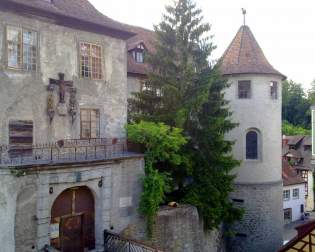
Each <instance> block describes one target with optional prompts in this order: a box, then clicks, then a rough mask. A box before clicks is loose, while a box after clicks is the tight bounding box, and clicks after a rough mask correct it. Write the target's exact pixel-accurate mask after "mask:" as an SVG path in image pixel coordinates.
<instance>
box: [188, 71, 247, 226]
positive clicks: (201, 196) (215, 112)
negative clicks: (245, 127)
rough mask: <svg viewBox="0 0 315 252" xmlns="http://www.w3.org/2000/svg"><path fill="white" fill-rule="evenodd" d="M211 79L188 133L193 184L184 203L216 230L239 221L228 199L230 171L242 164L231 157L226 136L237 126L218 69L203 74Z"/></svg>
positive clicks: (231, 177)
mask: <svg viewBox="0 0 315 252" xmlns="http://www.w3.org/2000/svg"><path fill="white" fill-rule="evenodd" d="M201 78H202V79H203V80H204V81H209V79H211V86H210V88H209V90H208V99H207V101H206V102H205V103H203V104H202V107H201V108H200V110H199V111H198V112H197V113H196V114H195V115H194V116H193V118H195V119H194V120H191V121H190V124H189V126H188V128H187V130H188V131H189V133H190V137H191V141H190V143H189V144H190V151H191V153H192V157H193V163H194V169H193V172H192V176H193V183H192V184H191V185H190V186H189V187H187V188H186V191H187V193H186V196H185V198H184V201H185V202H187V203H190V204H193V205H195V206H197V207H198V209H199V211H200V213H201V214H202V216H203V219H204V224H205V227H206V228H207V229H212V228H216V227H218V226H219V225H220V223H222V221H224V222H225V223H226V224H231V223H233V222H234V221H235V220H239V219H240V218H241V216H242V210H240V209H237V208H234V207H233V205H232V203H231V202H230V200H229V197H228V196H229V193H230V192H232V191H233V179H234V176H233V175H230V172H231V170H232V169H233V168H234V167H235V166H237V165H239V162H238V161H237V160H234V158H233V157H232V155H231V154H230V152H231V150H232V145H233V143H232V142H231V141H228V140H225V135H226V133H228V132H229V131H230V130H231V129H233V128H234V127H235V126H236V124H235V123H233V122H231V120H230V116H231V112H230V111H229V109H228V107H227V105H228V102H227V101H226V100H225V99H224V94H223V92H222V91H223V90H224V89H225V88H227V87H228V84H227V82H226V81H225V80H222V79H221V77H220V74H219V73H218V72H217V71H216V69H212V71H209V72H205V73H203V74H202V75H201Z"/></svg>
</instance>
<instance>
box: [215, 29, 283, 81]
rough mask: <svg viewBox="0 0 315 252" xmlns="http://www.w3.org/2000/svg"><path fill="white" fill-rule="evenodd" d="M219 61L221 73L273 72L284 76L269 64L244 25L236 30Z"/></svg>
mask: <svg viewBox="0 0 315 252" xmlns="http://www.w3.org/2000/svg"><path fill="white" fill-rule="evenodd" d="M220 63H221V65H220V70H221V73H222V74H223V75H231V74H274V75H279V76H281V77H282V78H286V77H285V76H284V75H283V74H281V73H280V72H279V71H277V70H276V69H274V68H273V66H272V65H270V63H269V62H268V60H267V59H266V57H265V55H264V53H263V51H262V50H261V48H260V46H259V45H258V43H257V41H256V39H255V37H254V35H253V33H252V32H251V30H250V29H249V27H248V26H246V25H243V26H241V28H240V29H239V30H238V32H237V34H236V36H235V38H234V39H233V41H232V43H231V44H230V46H229V47H228V49H227V50H226V51H225V53H224V54H223V56H222V58H221V62H220Z"/></svg>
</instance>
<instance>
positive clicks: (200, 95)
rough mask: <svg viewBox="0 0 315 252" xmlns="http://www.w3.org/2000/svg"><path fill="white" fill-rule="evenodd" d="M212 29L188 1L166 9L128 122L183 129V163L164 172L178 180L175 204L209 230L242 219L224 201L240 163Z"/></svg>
mask: <svg viewBox="0 0 315 252" xmlns="http://www.w3.org/2000/svg"><path fill="white" fill-rule="evenodd" d="M210 28H211V26H210V25H209V24H208V23H204V21H203V16H202V13H201V10H200V9H198V8H197V7H196V5H195V4H194V3H193V2H192V1H190V0H177V1H175V2H174V5H173V6H168V7H167V8H166V14H165V15H164V18H163V21H162V22H161V23H160V24H159V25H157V26H156V27H155V33H156V37H157V39H156V41H155V49H156V50H155V53H154V54H153V55H149V57H148V58H147V61H148V62H149V63H150V64H151V66H152V68H153V71H152V72H151V73H149V75H148V76H149V78H148V80H147V82H146V88H145V89H144V90H142V91H141V92H140V93H136V94H135V98H134V99H132V100H131V101H130V105H131V106H130V108H131V111H132V113H131V120H132V121H140V120H147V121H154V122H164V123H165V124H167V125H170V126H172V127H178V128H182V129H183V132H184V134H185V135H186V136H187V139H188V142H187V143H186V144H185V146H184V148H183V150H182V154H183V155H182V156H183V157H182V163H181V165H173V166H167V169H166V170H167V171H169V172H172V174H171V175H172V179H173V181H174V180H177V185H176V188H178V190H177V191H176V193H177V194H176V198H175V199H176V200H177V201H182V202H183V201H184V202H188V203H191V204H194V205H196V206H197V207H198V209H199V211H200V213H201V214H202V216H203V218H204V223H205V227H206V228H208V229H212V228H215V227H218V225H219V224H220V223H221V222H222V221H226V222H228V223H231V222H233V221H235V220H237V219H239V218H240V216H241V211H240V210H239V209H235V208H233V206H232V204H231V203H230V201H229V199H228V195H229V193H230V192H231V191H232V190H233V188H232V181H233V179H234V177H233V176H231V175H230V171H231V170H232V169H233V168H234V167H235V166H236V165H238V164H239V162H238V161H236V160H234V159H233V157H232V156H231V154H230V151H231V149H232V145H233V143H232V142H230V141H227V140H225V138H224V136H225V134H226V133H227V132H228V131H230V130H231V129H233V128H234V127H235V126H236V124H235V123H233V122H231V119H230V116H231V113H230V111H229V109H228V102H227V101H226V100H225V99H224V89H225V88H227V87H228V84H227V82H226V81H225V80H223V79H222V77H221V75H220V73H219V72H218V69H217V67H212V66H211V65H210V64H209V58H210V56H211V52H212V50H213V49H214V48H215V47H214V45H213V44H212V42H211V38H212V36H210V35H209V32H210ZM162 167H163V168H165V167H164V166H162ZM178 167H180V168H178ZM159 170H160V171H162V170H163V171H164V169H159ZM189 177H190V178H191V179H190V180H188V181H190V183H188V185H187V178H189ZM180 180H181V181H180ZM191 181H192V182H191Z"/></svg>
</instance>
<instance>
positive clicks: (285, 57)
mask: <svg viewBox="0 0 315 252" xmlns="http://www.w3.org/2000/svg"><path fill="white" fill-rule="evenodd" d="M171 1H172V0H132V1H131V0H90V2H91V3H92V4H93V5H94V6H95V7H96V8H97V9H98V10H99V11H101V12H102V13H103V14H105V15H106V16H108V17H110V18H113V19H115V20H117V21H120V22H123V23H128V24H131V25H136V26H141V27H145V28H149V29H153V25H154V24H158V23H159V22H160V21H161V18H162V14H163V13H164V12H165V5H166V4H170V3H171ZM195 2H196V3H197V6H198V7H199V8H201V9H202V11H203V15H204V18H205V21H206V22H209V23H210V24H211V26H212V29H211V34H213V35H214V38H213V42H214V44H215V45H216V46H217V49H216V50H215V51H214V52H213V55H212V59H218V58H219V57H220V56H221V55H222V54H223V52H224V51H225V49H226V48H227V47H228V45H229V44H230V42H231V41H232V39H233V38H234V36H235V34H236V32H237V31H238V29H239V27H240V26H241V25H242V24H243V16H242V13H241V8H245V9H246V10H247V15H246V24H247V25H248V26H249V27H250V28H251V30H252V32H253V33H254V36H255V38H256V40H257V41H258V43H259V45H260V47H261V48H262V49H263V51H264V53H265V55H266V57H267V59H268V60H269V62H270V63H271V64H272V65H273V66H274V68H276V69H277V70H279V71H280V72H281V73H283V74H284V75H286V76H287V77H288V79H292V80H293V81H295V82H298V83H301V84H302V85H303V87H304V89H305V90H307V89H309V88H310V83H311V82H312V81H313V80H314V79H315V1H314V0H299V1H297V0H215V1H211V0H195Z"/></svg>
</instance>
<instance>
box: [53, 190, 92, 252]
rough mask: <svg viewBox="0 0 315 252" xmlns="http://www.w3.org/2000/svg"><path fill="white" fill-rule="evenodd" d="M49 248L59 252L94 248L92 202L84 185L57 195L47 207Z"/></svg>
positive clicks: (89, 192) (90, 192) (90, 194)
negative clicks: (49, 224) (49, 226)
mask: <svg viewBox="0 0 315 252" xmlns="http://www.w3.org/2000/svg"><path fill="white" fill-rule="evenodd" d="M50 223H51V240H50V242H51V245H52V246H53V247H55V248H56V249H59V250H61V251H64V252H67V251H78V252H80V251H88V250H92V249H94V248H95V200H94V195H93V192H92V191H91V190H90V189H89V188H88V187H87V186H79V187H71V188H68V189H66V190H64V191H63V192H62V193H60V194H59V195H58V196H57V198H56V199H55V201H54V202H53V205H52V208H51V220H50Z"/></svg>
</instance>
